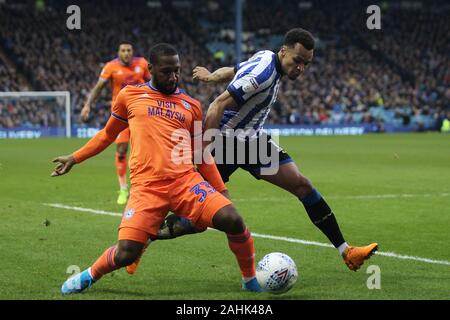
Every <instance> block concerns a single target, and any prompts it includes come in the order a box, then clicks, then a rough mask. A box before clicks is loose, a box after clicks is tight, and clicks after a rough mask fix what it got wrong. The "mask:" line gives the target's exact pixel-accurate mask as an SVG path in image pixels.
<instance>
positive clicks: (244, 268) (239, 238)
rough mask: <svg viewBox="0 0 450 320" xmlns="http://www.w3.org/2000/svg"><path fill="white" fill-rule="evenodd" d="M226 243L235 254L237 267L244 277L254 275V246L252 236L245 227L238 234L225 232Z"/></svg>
mask: <svg viewBox="0 0 450 320" xmlns="http://www.w3.org/2000/svg"><path fill="white" fill-rule="evenodd" d="M227 237H228V245H229V247H230V249H231V251H233V253H234V255H235V256H236V259H237V262H238V264H239V268H240V269H241V273H242V276H243V277H244V278H252V277H254V276H255V275H256V266H255V247H254V244H253V238H252V235H251V234H250V231H248V229H247V228H245V231H244V232H243V233H240V234H227Z"/></svg>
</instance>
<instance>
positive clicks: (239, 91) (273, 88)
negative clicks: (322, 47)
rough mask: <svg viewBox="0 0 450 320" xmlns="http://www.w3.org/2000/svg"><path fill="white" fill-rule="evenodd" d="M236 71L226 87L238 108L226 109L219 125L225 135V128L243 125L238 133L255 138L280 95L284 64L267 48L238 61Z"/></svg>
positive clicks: (233, 128) (239, 127)
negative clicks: (282, 65) (240, 61)
mask: <svg viewBox="0 0 450 320" xmlns="http://www.w3.org/2000/svg"><path fill="white" fill-rule="evenodd" d="M235 73H236V74H235V76H234V78H233V80H232V81H231V82H230V84H229V85H228V88H227V90H228V92H229V93H230V95H231V96H232V97H233V98H234V100H235V101H236V103H237V105H238V106H237V107H238V108H237V110H225V112H224V115H223V117H222V120H221V123H220V127H221V130H222V132H223V133H224V134H225V135H227V132H226V130H229V129H232V130H238V129H242V130H243V132H241V133H240V134H239V137H248V138H254V137H256V136H258V135H259V133H260V131H261V129H262V127H263V124H264V121H265V120H266V119H267V116H268V115H269V112H270V108H271V106H272V105H273V104H274V102H275V101H276V99H277V94H278V88H279V86H280V78H281V74H282V70H281V64H280V61H279V60H278V56H277V55H276V54H275V53H273V52H272V51H269V50H264V51H259V52H257V53H256V54H255V55H253V56H252V57H251V58H250V59H249V60H247V61H244V62H242V63H240V64H238V65H236V66H235Z"/></svg>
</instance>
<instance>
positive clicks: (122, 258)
mask: <svg viewBox="0 0 450 320" xmlns="http://www.w3.org/2000/svg"><path fill="white" fill-rule="evenodd" d="M137 258H139V252H138V251H119V252H117V253H116V256H115V259H114V260H115V263H116V265H118V266H121V267H125V266H129V265H130V264H132V263H133V262H134V261H136V259H137Z"/></svg>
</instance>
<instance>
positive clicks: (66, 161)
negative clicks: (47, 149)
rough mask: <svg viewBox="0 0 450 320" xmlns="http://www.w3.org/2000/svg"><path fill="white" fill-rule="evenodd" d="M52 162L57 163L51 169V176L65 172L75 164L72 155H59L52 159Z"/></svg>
mask: <svg viewBox="0 0 450 320" xmlns="http://www.w3.org/2000/svg"><path fill="white" fill-rule="evenodd" d="M52 162H54V163H57V165H56V167H55V169H54V170H53V172H52V174H51V176H52V177H57V176H61V175H63V174H66V173H68V172H69V171H70V169H72V167H73V166H74V165H75V164H76V162H75V159H74V157H73V156H71V155H70V156H60V157H57V158H55V159H53V161H52Z"/></svg>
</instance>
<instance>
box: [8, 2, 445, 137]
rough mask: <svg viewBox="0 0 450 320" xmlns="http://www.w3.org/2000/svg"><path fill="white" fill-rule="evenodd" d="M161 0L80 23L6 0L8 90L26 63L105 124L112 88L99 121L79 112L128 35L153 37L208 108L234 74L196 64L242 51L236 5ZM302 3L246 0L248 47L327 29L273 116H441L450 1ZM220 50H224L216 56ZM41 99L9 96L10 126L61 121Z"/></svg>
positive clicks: (99, 10)
mask: <svg viewBox="0 0 450 320" xmlns="http://www.w3.org/2000/svg"><path fill="white" fill-rule="evenodd" d="M151 3H158V2H157V1H156V2H147V1H137V2H135V3H133V4H126V3H124V2H118V1H113V3H112V4H111V1H110V2H105V1H101V2H96V3H95V5H94V4H92V3H89V2H88V1H85V2H83V1H82V4H81V5H80V6H81V7H82V14H83V15H82V29H81V30H79V31H69V30H68V29H67V28H66V25H65V18H66V17H67V15H66V14H65V8H66V6H67V5H68V4H67V3H65V1H58V2H57V1H48V2H47V5H46V7H45V8H42V9H40V10H37V9H34V8H33V7H31V8H30V4H29V3H28V2H26V3H23V4H20V3H19V4H17V3H15V4H14V5H9V4H8V3H6V4H3V5H0V6H2V7H1V10H0V20H1V21H2V27H1V28H0V48H1V49H2V50H3V51H4V52H5V53H6V54H7V55H8V56H9V57H10V58H11V59H12V60H14V62H15V64H16V65H17V70H10V69H8V68H6V67H5V66H3V65H2V64H0V90H1V91H13V90H24V89H25V88H26V85H25V86H24V84H23V83H21V81H20V80H19V79H18V78H17V77H16V76H15V74H16V73H17V72H21V73H22V74H23V75H24V76H26V77H27V79H29V83H31V84H32V85H33V89H35V90H58V91H62V90H68V91H70V92H71V94H72V106H73V122H74V123H77V124H80V125H89V126H102V125H103V124H104V123H105V122H106V120H107V118H108V116H109V107H110V92H109V90H107V91H104V92H103V94H102V98H101V99H100V100H99V101H98V103H97V105H96V108H95V110H94V112H92V116H91V118H90V120H89V123H87V124H83V123H81V122H80V119H79V112H80V110H81V108H82V106H83V102H84V101H85V99H86V97H87V95H88V93H89V90H90V89H91V88H92V87H93V86H94V84H95V82H96V81H97V78H98V75H99V73H100V71H101V68H102V67H103V65H104V63H105V62H106V61H108V60H111V59H113V58H115V56H116V50H117V44H118V42H119V41H120V40H123V39H127V40H129V41H131V42H132V43H133V44H134V49H135V54H136V55H140V56H146V54H147V50H148V48H150V47H151V46H152V45H153V44H154V43H157V42H171V43H174V44H175V45H176V46H177V48H178V49H179V51H180V53H181V57H182V84H181V86H182V87H184V88H185V89H186V91H187V92H188V93H189V94H190V95H192V96H193V97H195V98H197V99H198V100H200V101H201V102H202V104H203V106H204V107H205V108H206V107H207V106H208V104H209V103H210V102H211V101H212V99H213V98H214V97H215V96H217V95H218V94H219V93H220V92H222V91H223V90H224V88H225V85H204V84H200V85H199V84H197V83H193V82H192V81H191V71H192V68H193V67H194V66H196V65H203V66H206V67H207V68H209V69H210V70H211V69H215V68H217V67H219V66H222V65H230V64H231V65H232V64H234V63H235V61H234V60H235V58H234V54H233V44H234V32H233V28H234V13H233V8H232V6H230V5H229V1H224V0H216V1H209V2H207V1H201V0H192V1H184V2H183V1H181V2H180V1H178V2H173V3H172V2H170V1H164V2H160V3H161V7H158V6H156V7H155V6H149V4H151ZM177 3H178V4H177ZM180 3H181V5H183V4H184V5H183V6H182V7H179V5H180ZM189 3H191V4H192V6H189V5H187V4H189ZM205 3H207V5H204V4H205ZM300 3H304V4H306V5H305V6H304V7H302V8H299V2H298V1H279V0H276V1H267V0H263V1H256V0H248V1H246V2H245V6H244V14H243V19H244V20H243V29H244V31H245V32H244V35H243V38H244V46H243V48H244V58H246V57H248V56H250V55H251V54H253V53H254V52H255V51H257V50H260V49H271V50H274V51H276V50H277V48H278V46H279V44H280V41H281V39H282V35H283V34H284V32H285V31H287V30H288V29H289V28H292V27H298V26H299V24H298V21H301V27H304V28H305V29H308V30H310V31H311V32H312V33H313V34H314V36H315V37H316V38H317V39H318V43H317V49H316V50H315V58H314V62H313V64H311V66H309V67H308V71H307V72H306V73H305V75H304V76H303V77H302V78H301V79H300V80H299V81H296V82H290V81H285V82H283V85H282V88H281V90H280V91H279V99H278V103H277V104H276V105H275V106H274V112H272V113H271V115H270V118H269V122H270V123H279V124H350V123H368V124H376V125H377V126H378V127H379V129H380V130H383V128H384V126H386V125H391V126H395V127H414V128H415V129H416V130H424V129H436V128H438V126H439V122H441V120H442V119H443V117H444V115H445V114H446V110H448V109H449V108H450V85H449V83H450V60H449V57H448V52H450V47H449V46H450V41H449V35H448V30H450V20H449V19H446V17H448V13H449V12H450V7H449V6H448V5H446V4H445V2H444V1H442V2H441V1H439V0H438V1H437V6H434V7H423V8H421V10H419V11H411V10H413V9H408V10H406V9H404V8H399V7H396V6H392V7H388V6H387V4H386V5H385V6H383V20H382V22H383V24H382V30H375V31H370V30H368V29H367V28H366V19H367V14H366V12H365V10H360V11H358V10H355V8H360V7H361V1H359V2H358V1H355V0H349V1H345V2H342V3H341V2H333V3H331V2H329V1H322V0H320V1H314V2H311V3H310V4H311V5H312V7H311V8H307V7H308V5H307V4H308V3H309V2H300ZM137 4H140V5H137ZM357 4H358V5H357ZM423 6H426V4H425V3H423ZM366 7H367V6H364V9H365V8H366ZM349 12H352V13H354V14H349ZM411 14H414V15H416V17H417V19H411ZM62 17H64V19H63V18H62ZM97 30H101V32H97ZM218 51H223V55H222V56H220V57H221V58H220V59H217V57H218V56H216V59H215V53H216V52H218ZM55 105H56V104H55ZM41 108H43V106H42V105H40V103H39V102H34V103H31V104H30V103H28V104H25V103H23V102H20V101H18V102H16V103H15V104H14V103H13V102H10V103H9V104H7V105H5V103H4V102H3V104H2V102H0V115H1V116H2V117H1V119H0V127H14V126H19V125H22V126H24V125H49V126H54V125H57V124H60V123H61V121H62V117H61V116H47V118H46V119H45V120H44V119H41V118H39V117H41V116H38V114H41V113H42V111H41V110H42V109H41ZM48 108H49V107H47V109H48ZM38 110H39V112H38ZM49 113H50V114H51V113H52V112H51V110H49ZM53 113H54V114H57V113H55V112H53Z"/></svg>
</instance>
